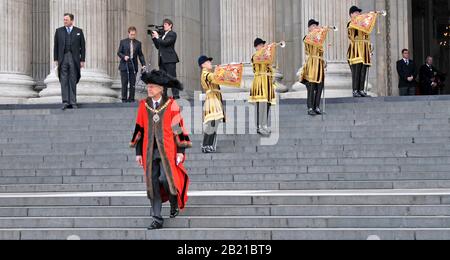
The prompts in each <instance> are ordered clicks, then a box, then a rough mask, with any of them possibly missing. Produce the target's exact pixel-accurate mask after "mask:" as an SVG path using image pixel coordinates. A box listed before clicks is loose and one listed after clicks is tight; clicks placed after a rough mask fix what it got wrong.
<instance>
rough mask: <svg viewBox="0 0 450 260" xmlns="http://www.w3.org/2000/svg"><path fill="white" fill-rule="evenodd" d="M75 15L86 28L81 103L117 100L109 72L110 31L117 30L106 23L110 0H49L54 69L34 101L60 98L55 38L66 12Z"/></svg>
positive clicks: (79, 96) (55, 101)
mask: <svg viewBox="0 0 450 260" xmlns="http://www.w3.org/2000/svg"><path fill="white" fill-rule="evenodd" d="M66 12H68V13H73V14H74V15H75V26H77V27H79V28H81V29H83V32H84V35H85V37H86V68H85V69H82V70H81V81H80V83H79V84H78V89H77V96H78V102H80V103H110V102H118V101H119V99H118V96H117V93H116V92H115V91H113V90H112V89H111V85H112V80H111V77H110V76H109V75H108V73H107V72H108V63H107V57H108V43H107V40H108V34H109V33H110V32H112V31H113V30H114V28H113V27H112V26H109V25H107V0H96V1H88V0H72V1H59V0H50V39H51V40H50V43H51V44H50V45H51V48H50V49H51V53H50V56H51V59H50V60H51V61H52V62H51V64H52V65H51V66H52V68H51V73H50V75H49V76H48V77H47V79H46V80H45V83H46V85H47V88H46V89H44V90H43V91H42V92H41V93H40V98H39V99H36V100H31V101H30V102H31V103H59V102H61V87H60V83H59V81H58V79H57V77H56V73H55V67H54V64H53V51H52V50H53V38H54V33H55V30H56V29H57V28H59V27H61V26H63V16H64V13H66Z"/></svg>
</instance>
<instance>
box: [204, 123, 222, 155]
mask: <svg viewBox="0 0 450 260" xmlns="http://www.w3.org/2000/svg"><path fill="white" fill-rule="evenodd" d="M219 123H220V121H219V120H215V121H209V122H208V123H206V124H205V129H204V132H205V135H204V137H203V148H205V147H208V146H212V147H213V148H214V150H216V148H217V129H218V128H219Z"/></svg>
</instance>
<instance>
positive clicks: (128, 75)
mask: <svg viewBox="0 0 450 260" xmlns="http://www.w3.org/2000/svg"><path fill="white" fill-rule="evenodd" d="M127 66H128V70H122V71H120V78H121V81H122V101H134V98H135V93H136V76H137V75H136V72H135V70H134V67H133V64H132V63H130V62H128V63H127ZM128 84H130V91H128Z"/></svg>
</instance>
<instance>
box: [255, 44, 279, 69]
mask: <svg viewBox="0 0 450 260" xmlns="http://www.w3.org/2000/svg"><path fill="white" fill-rule="evenodd" d="M277 46H278V45H277V44H276V43H272V44H269V45H267V46H266V47H264V48H262V49H261V50H259V51H257V52H256V53H255V55H254V56H253V63H254V64H267V65H269V64H273V62H274V61H275V55H276V50H277Z"/></svg>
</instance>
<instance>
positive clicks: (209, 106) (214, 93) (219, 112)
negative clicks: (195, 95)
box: [201, 68, 225, 124]
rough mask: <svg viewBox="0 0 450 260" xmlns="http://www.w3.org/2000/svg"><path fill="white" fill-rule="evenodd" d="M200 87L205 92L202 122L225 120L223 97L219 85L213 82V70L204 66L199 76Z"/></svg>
mask: <svg viewBox="0 0 450 260" xmlns="http://www.w3.org/2000/svg"><path fill="white" fill-rule="evenodd" d="M201 84H202V88H203V90H204V91H205V93H206V98H205V106H204V108H203V123H204V124H206V123H208V122H210V121H218V120H224V121H225V114H224V110H223V99H222V93H221V91H220V86H219V85H217V84H216V83H214V72H211V71H210V70H208V69H206V68H204V69H203V70H202V76H201Z"/></svg>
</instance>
